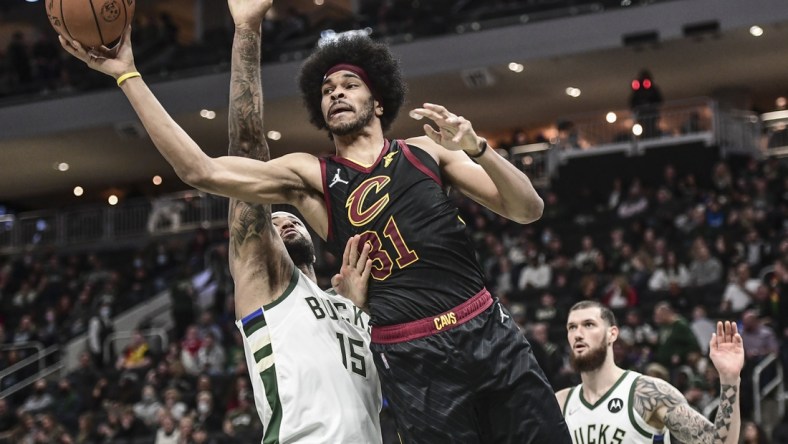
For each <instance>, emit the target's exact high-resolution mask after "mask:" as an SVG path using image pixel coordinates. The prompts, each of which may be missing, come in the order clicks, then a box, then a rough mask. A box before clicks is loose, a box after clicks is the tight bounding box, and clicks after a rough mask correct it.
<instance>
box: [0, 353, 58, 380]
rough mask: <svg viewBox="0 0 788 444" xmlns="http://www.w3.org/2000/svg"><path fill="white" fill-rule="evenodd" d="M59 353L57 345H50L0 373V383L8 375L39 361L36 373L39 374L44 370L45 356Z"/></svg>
mask: <svg viewBox="0 0 788 444" xmlns="http://www.w3.org/2000/svg"><path fill="white" fill-rule="evenodd" d="M59 351H60V347H58V346H57V345H50V346H49V347H47V348H45V349H44V350H42V351H39V352H38V353H36V354H34V355H31V356H28V357H27V358H25V359H23V360H21V361H19V362H17V363H16V364H14V365H12V366H10V367H8V368H6V369H3V370H2V371H0V381H2V380H3V378H5V377H7V376H8V375H10V374H12V373H14V372H16V371H18V370H20V369H22V368H24V367H27V366H28V365H29V364H31V363H33V362H35V361H36V360H39V364H38V371H39V372H40V371H43V369H44V366H43V362H44V359H45V358H46V357H47V356H49V355H51V354H53V353H57V352H59Z"/></svg>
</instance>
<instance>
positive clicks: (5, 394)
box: [0, 361, 65, 399]
mask: <svg viewBox="0 0 788 444" xmlns="http://www.w3.org/2000/svg"><path fill="white" fill-rule="evenodd" d="M63 367H65V365H64V364H63V361H59V362H57V363H55V364H52V365H50V366H49V367H47V368H45V369H44V370H41V371H40V372H38V373H36V374H35V375H32V376H28V377H27V378H25V379H23V380H21V381H19V382H17V383H16V384H14V385H13V386H11V387H9V388H7V389H5V390H3V391H2V392H0V399H5V398H7V397H9V396H11V395H13V394H14V393H16V392H18V391H20V390H23V389H25V388H27V387H28V386H30V385H31V384H33V383H34V382H36V381H38V380H39V379H42V378H46V377H47V376H49V375H51V374H53V373H56V372H59V371H60V370H61V369H62V368H63Z"/></svg>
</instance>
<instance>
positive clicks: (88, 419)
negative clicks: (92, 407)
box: [75, 413, 101, 444]
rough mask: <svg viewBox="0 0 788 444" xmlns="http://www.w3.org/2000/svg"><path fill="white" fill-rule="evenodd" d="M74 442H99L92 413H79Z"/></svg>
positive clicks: (77, 443) (82, 443)
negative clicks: (77, 428)
mask: <svg viewBox="0 0 788 444" xmlns="http://www.w3.org/2000/svg"><path fill="white" fill-rule="evenodd" d="M75 442H76V444H96V443H99V442H101V437H100V436H99V434H98V431H97V430H96V426H95V416H94V415H93V413H83V414H81V415H79V430H77V436H76V440H75Z"/></svg>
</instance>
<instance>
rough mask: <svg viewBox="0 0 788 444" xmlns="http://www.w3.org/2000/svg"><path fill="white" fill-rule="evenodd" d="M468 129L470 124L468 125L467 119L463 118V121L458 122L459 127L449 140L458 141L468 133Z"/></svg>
mask: <svg viewBox="0 0 788 444" xmlns="http://www.w3.org/2000/svg"><path fill="white" fill-rule="evenodd" d="M470 129H471V126H470V124H468V121H467V120H465V119H463V121H462V122H461V123H460V128H459V130H458V131H457V134H455V135H454V137H453V138H452V139H451V140H452V141H453V142H454V143H459V142H460V140H462V138H463V137H465V135H466V134H467V133H468V131H469V130H470Z"/></svg>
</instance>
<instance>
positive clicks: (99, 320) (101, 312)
mask: <svg viewBox="0 0 788 444" xmlns="http://www.w3.org/2000/svg"><path fill="white" fill-rule="evenodd" d="M114 331H115V328H114V327H113V322H112V307H111V305H110V303H109V301H102V302H101V305H99V309H98V311H97V312H95V313H94V314H93V316H92V317H91V318H90V321H89V323H88V349H89V350H90V354H91V356H92V357H93V365H95V366H96V368H100V369H101V368H104V366H105V365H106V364H107V363H108V362H111V361H112V358H113V352H112V351H113V350H114V347H109V352H108V353H109V354H108V355H105V350H104V343H105V342H106V341H107V338H109V336H110V335H111V334H112V333H113V332H114Z"/></svg>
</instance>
